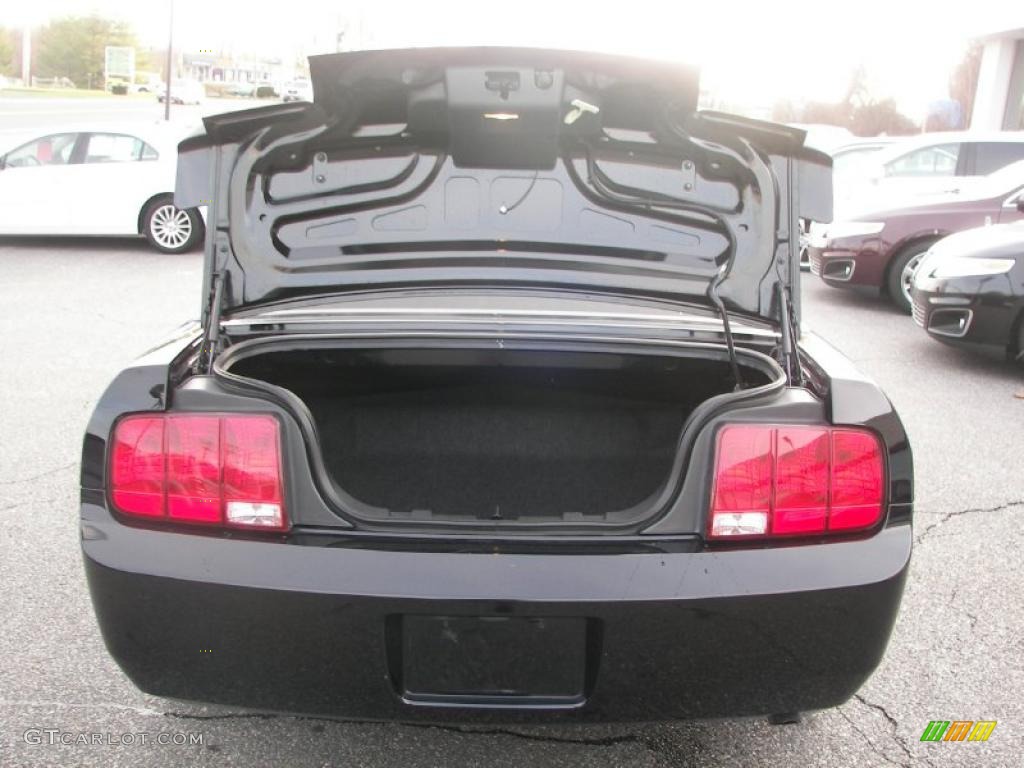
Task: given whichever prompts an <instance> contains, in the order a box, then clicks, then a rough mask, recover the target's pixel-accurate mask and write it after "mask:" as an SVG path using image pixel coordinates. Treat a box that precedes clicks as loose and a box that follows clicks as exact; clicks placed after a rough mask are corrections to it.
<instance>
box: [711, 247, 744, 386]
mask: <svg viewBox="0 0 1024 768" xmlns="http://www.w3.org/2000/svg"><path fill="white" fill-rule="evenodd" d="M728 268H729V262H726V263H725V264H723V265H722V268H721V269H719V270H718V274H716V275H715V276H714V278H712V280H711V282H710V283H709V284H708V294H707V295H708V298H709V299H710V300H711V303H712V304H714V305H715V309H717V310H718V314H719V315H720V316H721V318H722V330H723V331H724V332H725V346H726V349H728V350H729V367H730V368H731V369H732V378H733V381H734V382H735V387H734V390H735V391H736V392H738V391H740V390H741V389H743V380H742V379H741V378H740V364H739V361H738V360H737V359H736V345H735V343H733V339H732V328H731V327H730V326H729V312H728V311H727V310H726V308H725V304H724V303H722V297H721V296H719V295H718V286H720V285H721V284H722V281H723V280H725V272H726V270H727V269H728Z"/></svg>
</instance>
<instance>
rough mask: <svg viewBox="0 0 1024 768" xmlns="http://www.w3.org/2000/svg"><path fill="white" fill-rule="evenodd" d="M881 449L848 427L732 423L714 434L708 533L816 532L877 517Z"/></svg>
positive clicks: (852, 527)
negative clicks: (715, 448) (714, 446)
mask: <svg viewBox="0 0 1024 768" xmlns="http://www.w3.org/2000/svg"><path fill="white" fill-rule="evenodd" d="M884 488H885V469H884V463H883V454H882V446H881V444H880V443H879V441H878V438H877V437H876V436H875V435H874V434H873V433H872V432H868V431H866V430H860V429H854V428H848V427H819V426H776V425H759V424H750V425H738V424H737V425H730V426H726V427H724V428H723V429H722V430H721V431H720V432H719V433H718V441H717V450H716V457H715V477H714V488H713V490H712V495H711V514H710V518H709V524H708V538H710V539H727V538H740V539H747V538H774V537H785V536H816V535H827V534H829V533H847V532H851V531H858V530H866V529H868V528H872V527H874V526H875V525H877V524H878V522H879V521H880V520H881V518H882V501H883V497H884Z"/></svg>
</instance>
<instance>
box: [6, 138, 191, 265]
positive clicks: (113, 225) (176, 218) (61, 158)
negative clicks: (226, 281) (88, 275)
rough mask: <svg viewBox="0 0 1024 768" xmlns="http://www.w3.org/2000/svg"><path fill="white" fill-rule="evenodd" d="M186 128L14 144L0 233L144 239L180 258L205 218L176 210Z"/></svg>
mask: <svg viewBox="0 0 1024 768" xmlns="http://www.w3.org/2000/svg"><path fill="white" fill-rule="evenodd" d="M187 133H188V132H187V131H186V130H183V129H182V128H181V127H180V126H167V125H166V124H159V123H156V124H154V123H151V124H147V125H144V126H134V127H129V126H117V127H114V126H112V125H105V126H95V127H91V128H90V127H76V128H72V129H68V130H54V131H49V132H46V133H40V134H37V135H35V136H22V137H21V138H20V139H18V138H13V137H11V138H8V139H7V140H6V142H5V143H4V145H3V148H4V149H5V150H6V151H5V152H4V154H3V155H0V235H135V236H138V235H142V236H144V237H145V238H146V240H148V241H149V243H150V244H151V245H152V246H153V247H154V248H156V249H157V250H158V251H162V252H164V253H181V252H183V251H187V250H190V249H191V248H193V247H195V245H196V244H197V243H199V242H200V241H201V240H202V239H203V236H204V233H205V224H204V221H203V216H202V212H201V211H200V210H199V209H198V208H190V209H187V210H183V209H180V208H178V207H177V206H175V205H174V195H173V191H174V181H175V173H176V166H177V159H178V147H177V145H178V141H179V140H180V139H181V138H183V137H184V136H185V135H187Z"/></svg>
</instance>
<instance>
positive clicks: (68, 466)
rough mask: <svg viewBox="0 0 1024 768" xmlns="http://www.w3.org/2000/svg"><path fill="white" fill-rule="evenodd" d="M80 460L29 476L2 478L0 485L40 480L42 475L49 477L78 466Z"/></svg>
mask: <svg viewBox="0 0 1024 768" xmlns="http://www.w3.org/2000/svg"><path fill="white" fill-rule="evenodd" d="M77 466H78V462H77V461H72V462H71V463H69V464H62V465H61V466H59V467H55V468H54V469H47V470H46V471H45V472H40V473H39V474H38V475H30V476H29V477H22V478H18V479H15V480H0V485H19V484H21V483H30V482H32V481H33V480H38V479H40V478H42V477H48V476H50V475H56V474H57V473H58V472H65V471H67V470H69V469H71V468H72V467H77Z"/></svg>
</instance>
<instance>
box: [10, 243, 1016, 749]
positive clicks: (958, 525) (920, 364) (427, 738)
mask: <svg viewBox="0 0 1024 768" xmlns="http://www.w3.org/2000/svg"><path fill="white" fill-rule="evenodd" d="M200 272H201V256H200V255H199V254H189V255H185V256H162V255H158V254H155V253H153V252H150V251H148V250H147V249H146V248H145V247H144V246H143V245H142V244H141V243H136V242H132V241H116V240H96V241H86V242H84V243H83V242H81V241H79V242H65V241H60V240H43V239H33V240H28V241H26V240H22V241H16V240H0V307H2V311H0V318H2V320H0V322H2V332H0V349H2V352H3V356H2V357H3V362H2V365H0V436H2V440H0V512H2V513H3V514H2V518H0V522H2V527H0V585H2V589H3V622H2V623H3V631H2V632H0V658H3V659H4V663H3V664H0V764H2V765H5V766H6V765H36V764H39V765H58V764H59V765H97V766H118V765H133V764H144V765H150V766H163V765H167V766H175V765H181V764H190V765H225V764H226V765H244V766H262V765H289V766H307V765H309V766H324V765H332V766H355V765H359V766H377V765H380V766H384V765H403V766H410V767H412V766H420V765H430V766H434V765H488V766H501V765H509V766H513V765H514V766H524V765H529V766H543V765H560V766H561V765H586V766H588V768H596V767H597V766H602V765H624V764H628V765H635V766H667V765H689V764H698V765H762V766H776V765H777V766H786V767H787V768H788V767H789V766H798V765H799V766H816V765H820V766H852V765H857V766H880V765H917V764H922V765H935V766H945V765H971V766H979V765H992V766H1009V765H1019V764H1020V761H1021V757H1020V756H1021V750H1022V747H1024V738H1022V733H1024V703H1022V702H1021V699H1020V695H1019V694H1020V691H1022V690H1024V635H1022V633H1021V626H1022V622H1024V590H1022V589H1021V585H1022V584H1024V566H1022V558H1021V551H1022V549H1024V532H1022V523H1024V471H1022V458H1024V399H1018V398H1017V397H1015V394H1016V393H1019V392H1021V390H1022V389H1024V376H1022V371H1024V369H1021V368H1017V369H1014V368H1011V367H1008V366H1006V365H1003V364H998V363H994V362H990V361H987V360H985V359H982V358H977V357H974V356H972V355H970V354H967V353H964V352H960V351H957V350H953V349H950V348H947V347H944V346H942V345H940V344H938V343H936V342H934V341H932V340H931V339H929V338H927V337H926V336H925V334H924V333H923V332H921V331H920V329H918V328H917V327H916V326H914V325H913V323H912V322H911V321H910V319H909V318H908V317H903V316H901V315H898V314H896V313H895V311H894V310H892V309H891V308H890V307H889V306H888V304H886V303H885V302H883V301H882V300H880V299H872V298H867V297H862V296H857V295H848V294H845V293H842V292H838V291H835V290H832V289H829V288H826V287H825V286H823V285H822V284H821V283H820V282H818V281H817V280H816V279H815V278H811V277H809V276H806V275H805V277H804V281H805V283H806V285H805V288H804V300H805V306H804V315H805V319H806V325H807V326H809V327H812V328H813V329H814V330H815V331H817V332H818V333H820V334H821V335H823V336H824V337H825V338H826V339H828V340H829V341H831V342H832V343H833V344H835V345H836V346H838V347H839V348H840V349H841V350H842V351H843V352H845V353H846V354H847V355H848V356H849V357H850V358H852V359H853V360H854V362H856V363H857V364H858V365H859V366H861V367H862V368H863V369H864V370H865V371H866V372H867V373H868V374H870V375H872V376H873V377H875V378H876V380H877V381H878V382H879V383H880V384H881V385H882V387H883V389H885V391H886V392H887V393H888V395H889V396H890V397H891V398H892V400H893V401H894V403H895V405H896V407H897V409H898V411H899V412H900V414H901V415H902V417H903V419H904V421H905V423H906V426H907V431H908V433H909V434H910V438H911V441H912V444H913V448H914V454H915V461H916V468H917V517H916V523H915V527H916V538H917V546H916V549H915V553H914V560H913V566H912V573H911V578H910V581H909V586H908V590H907V593H906V596H905V598H904V602H903V607H902V613H901V617H900V620H899V622H898V624H897V627H896V631H895V635H894V637H893V639H892V643H891V645H890V648H889V651H888V654H887V656H886V658H885V661H884V662H883V665H882V666H881V668H880V669H879V670H878V671H877V673H876V674H875V676H874V677H873V678H872V679H871V680H870V681H869V682H868V683H867V685H866V686H865V687H864V688H863V689H862V690H861V691H860V693H859V694H858V695H857V696H856V698H854V699H853V700H851V701H850V702H848V703H847V704H846V705H845V706H843V707H841V708H839V709H835V710H830V711H826V712H821V713H817V714H815V715H813V716H811V717H810V718H809V719H807V720H805V722H804V723H803V724H801V725H799V726H769V725H767V724H766V723H765V722H764V721H762V720H735V721H734V720H728V721H715V722H698V723H674V724H659V725H623V726H615V727H558V728H554V727H530V728H524V727H514V728H508V729H504V728H499V729H495V728H483V729H473V728H470V727H461V726H460V727H451V728H448V727H428V726H405V725H397V724H393V723H338V722H333V721H327V720H321V719H315V718H303V717H288V716H273V715H256V716H253V715H249V714H246V713H244V712H236V711H232V710H223V709H211V708H204V707H199V706H196V705H191V704H183V703H178V702H171V701H166V700H161V699H156V698H152V697H148V696H144V695H142V694H141V693H139V692H138V691H137V690H136V689H135V688H134V687H133V686H132V685H131V684H130V683H129V682H128V681H127V679H126V678H125V677H124V676H123V675H122V674H121V672H120V671H119V669H118V668H117V667H116V666H115V665H114V663H113V662H112V661H111V660H110V658H109V657H108V656H107V654H106V652H105V650H104V647H103V643H102V641H101V639H100V637H99V633H98V631H97V628H96V624H95V621H94V619H93V615H92V610H91V607H90V605H89V597H88V594H87V592H86V589H85V581H84V578H83V574H82V566H81V560H80V555H79V549H78V525H77V514H78V510H77V484H78V476H77V469H78V459H79V450H80V440H81V436H82V433H83V429H84V427H85V424H86V421H87V419H88V416H89V413H90V411H91V409H92V406H93V403H94V402H95V401H96V399H97V398H98V397H99V395H100V393H101V392H102V390H103V388H104V387H105V386H106V384H107V382H108V381H109V380H110V378H111V376H112V375H113V374H114V373H115V372H116V371H118V370H119V369H120V368H121V367H122V366H123V365H124V364H125V363H127V362H128V361H129V360H131V359H132V358H133V357H135V356H136V355H138V354H139V353H141V352H143V351H144V350H145V349H147V348H148V347H149V346H151V345H152V344H153V343H154V342H156V341H157V340H159V338H160V337H161V336H162V334H164V333H165V332H167V331H169V330H171V329H172V328H173V327H174V326H176V325H177V324H179V323H180V322H181V321H184V320H186V319H188V318H190V317H193V316H196V315H197V314H198V309H199V299H200V296H199V286H200ZM937 719H938V720H997V721H998V726H997V727H996V729H995V731H994V732H993V733H992V735H991V737H990V739H989V740H988V742H986V743H968V742H964V743H922V742H920V741H919V739H920V736H921V733H922V731H923V730H924V728H925V726H926V725H927V723H928V722H929V721H930V720H937ZM29 729H56V730H58V731H60V732H61V733H62V734H70V735H71V736H70V737H67V736H64V737H61V736H60V735H58V736H57V740H58V741H60V740H62V739H63V740H65V741H72V742H74V741H77V740H79V737H78V734H83V733H84V734H88V735H89V739H92V738H93V737H92V736H91V734H94V733H99V734H102V737H101V738H102V740H103V741H104V743H102V744H89V745H81V744H74V743H72V744H59V743H58V744H55V745H51V744H49V743H48V739H49V738H50V737H48V736H47V735H46V734H41V733H39V732H37V731H29ZM26 731H29V734H28V736H26ZM160 733H166V734H175V733H185V734H201V735H202V742H203V743H202V745H201V746H200V745H193V746H180V747H179V746H174V745H161V744H157V743H155V742H156V741H157V739H158V734H160ZM140 734H147V739H146V741H147V743H146V744H141V743H140V742H141V741H142V739H141V737H140ZM37 736H38V738H36V737H37ZM33 741H42V743H40V744H35V743H30V742H33ZM110 741H113V742H122V743H114V744H108V743H106V742H110ZM124 742H134V743H124Z"/></svg>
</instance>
